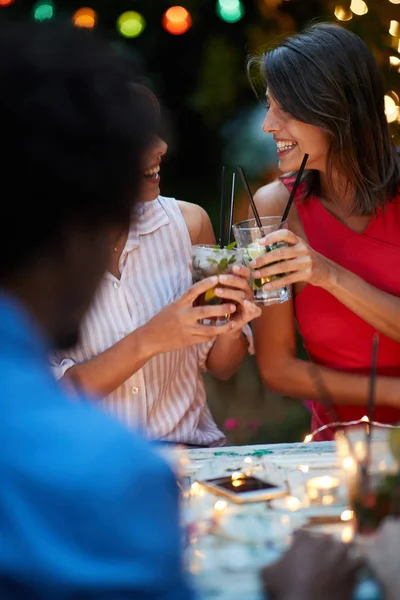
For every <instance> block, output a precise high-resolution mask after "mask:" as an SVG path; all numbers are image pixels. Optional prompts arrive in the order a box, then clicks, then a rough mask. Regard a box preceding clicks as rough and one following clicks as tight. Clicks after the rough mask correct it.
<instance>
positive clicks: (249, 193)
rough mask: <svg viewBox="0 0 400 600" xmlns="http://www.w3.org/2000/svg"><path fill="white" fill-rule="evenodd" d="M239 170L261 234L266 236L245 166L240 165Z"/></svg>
mask: <svg viewBox="0 0 400 600" xmlns="http://www.w3.org/2000/svg"><path fill="white" fill-rule="evenodd" d="M238 171H239V175H240V177H241V178H242V181H243V185H244V187H245V189H246V192H247V195H248V197H249V201H250V206H251V208H252V211H253V214H254V217H255V219H256V223H257V227H258V228H259V230H260V232H261V234H262V235H263V236H264V232H263V230H262V223H261V219H260V215H259V214H258V210H257V206H256V203H255V202H254V198H253V194H252V193H251V190H250V187H249V184H248V182H247V178H246V175H245V172H244V170H243V167H238Z"/></svg>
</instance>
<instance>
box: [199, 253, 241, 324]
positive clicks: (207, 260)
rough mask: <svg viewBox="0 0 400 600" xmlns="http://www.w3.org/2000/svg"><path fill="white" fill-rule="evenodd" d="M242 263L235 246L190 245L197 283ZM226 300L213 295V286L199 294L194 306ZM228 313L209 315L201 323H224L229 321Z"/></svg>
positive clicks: (230, 271)
mask: <svg viewBox="0 0 400 600" xmlns="http://www.w3.org/2000/svg"><path fill="white" fill-rule="evenodd" d="M242 263H243V255H242V252H241V251H240V250H237V249H236V248H219V247H217V246H205V245H198V246H193V247H192V275H193V283H197V282H199V281H202V280H203V279H206V278H207V277H213V276H214V275H222V274H223V273H232V269H233V267H234V266H235V265H241V264H242ZM226 302H227V301H226V300H224V299H223V298H219V297H218V296H216V295H215V288H211V289H209V290H207V291H206V292H205V293H204V294H201V295H200V296H199V297H198V298H197V300H196V302H195V306H212V305H219V304H224V303H225V304H226ZM229 317H230V315H225V316H223V317H210V318H207V319H202V321H201V323H202V324H203V325H216V326H219V325H225V324H226V323H227V322H228V321H229Z"/></svg>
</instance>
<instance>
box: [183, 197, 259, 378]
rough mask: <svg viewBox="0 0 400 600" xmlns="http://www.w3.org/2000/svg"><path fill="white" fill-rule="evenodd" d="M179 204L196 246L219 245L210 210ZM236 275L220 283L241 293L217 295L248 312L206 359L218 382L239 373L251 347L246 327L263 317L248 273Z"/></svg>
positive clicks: (221, 291)
mask: <svg viewBox="0 0 400 600" xmlns="http://www.w3.org/2000/svg"><path fill="white" fill-rule="evenodd" d="M178 204H179V208H180V209H181V212H182V216H183V218H184V219H185V223H186V226H187V228H188V231H189V235H190V239H191V241H192V244H193V245H195V244H207V245H211V246H214V245H215V244H216V240H215V235H214V231H213V228H212V225H211V221H210V217H209V216H208V214H207V213H206V211H205V210H204V209H203V208H201V207H200V206H197V205H196V204H189V203H187V202H179V203H178ZM236 274H237V275H240V277H237V276H233V277H232V276H227V277H226V279H225V280H224V276H220V278H219V279H220V283H223V284H225V286H232V288H233V286H235V285H239V286H240V287H239V288H238V290H239V293H238V292H237V291H234V290H233V289H232V288H231V287H221V288H220V289H218V290H217V291H216V293H217V295H218V296H220V297H221V298H224V299H225V300H226V301H228V300H236V301H237V302H239V303H242V305H243V304H244V305H245V306H243V308H244V310H241V311H240V315H238V316H237V324H238V327H237V328H235V329H234V330H233V331H231V332H229V333H226V334H224V335H221V336H219V337H218V339H217V340H216V341H215V344H214V345H213V347H212V348H211V350H210V352H209V354H208V357H207V360H206V367H207V369H208V370H209V371H210V372H211V373H212V374H213V375H214V376H215V377H218V379H224V380H225V379H229V378H230V377H231V376H232V375H234V373H236V371H237V370H238V368H239V367H240V365H241V363H242V361H243V359H244V357H245V356H246V353H247V349H248V345H249V344H248V341H247V338H246V337H245V335H243V332H242V327H243V326H244V325H245V324H246V323H247V322H248V321H250V320H252V319H254V318H256V317H257V316H259V314H260V310H259V309H258V308H257V307H256V306H255V305H254V303H253V302H250V301H249V300H250V299H252V291H251V290H250V288H249V286H248V284H247V282H246V275H247V270H246V269H238V270H236ZM228 290H229V291H228ZM246 298H247V300H246ZM235 318H236V315H235Z"/></svg>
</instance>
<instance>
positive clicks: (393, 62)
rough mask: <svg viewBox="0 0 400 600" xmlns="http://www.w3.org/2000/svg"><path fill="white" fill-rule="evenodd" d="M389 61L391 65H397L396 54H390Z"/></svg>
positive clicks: (399, 64) (398, 64)
mask: <svg viewBox="0 0 400 600" xmlns="http://www.w3.org/2000/svg"><path fill="white" fill-rule="evenodd" d="M389 63H390V65H391V66H392V67H399V66H400V58H398V57H397V56H390V57H389Z"/></svg>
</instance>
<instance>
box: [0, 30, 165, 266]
mask: <svg viewBox="0 0 400 600" xmlns="http://www.w3.org/2000/svg"><path fill="white" fill-rule="evenodd" d="M132 83H133V74H132V72H131V69H130V68H129V69H128V67H127V63H126V62H125V61H123V59H122V58H119V57H118V56H117V55H116V54H114V53H113V51H112V50H111V48H110V47H109V46H108V44H106V43H103V42H102V41H100V40H99V39H97V38H96V37H95V36H94V35H93V33H92V32H88V31H84V30H82V29H77V28H74V27H72V26H69V25H64V24H57V23H51V24H50V23H49V24H45V23H42V24H18V25H17V24H10V23H7V24H4V23H3V24H1V26H0V132H1V137H0V140H1V146H2V152H1V155H2V157H1V161H0V177H1V179H0V181H1V186H2V192H1V200H0V215H1V216H0V278H1V277H2V276H5V275H6V274H7V275H9V274H10V272H11V273H12V272H13V271H14V270H15V269H16V268H20V267H21V265H22V266H25V265H26V264H27V263H28V261H30V260H34V259H35V257H36V256H38V255H39V254H43V253H44V252H47V251H49V250H51V246H52V245H53V244H54V243H56V241H57V238H58V237H59V235H60V233H61V232H62V230H63V228H65V227H67V226H68V225H70V224H71V223H74V222H79V223H80V224H81V225H84V226H85V227H86V226H87V228H88V230H89V231H90V228H91V227H97V226H98V225H99V224H105V223H115V224H116V225H118V226H119V224H121V223H125V222H126V220H127V219H128V218H129V214H130V213H131V210H132V206H133V204H134V202H135V201H136V197H137V194H138V190H139V181H140V180H139V177H140V164H141V160H142V155H143V152H144V150H145V149H146V147H147V146H148V144H149V143H150V139H151V136H152V135H153V132H154V131H155V127H156V125H155V121H156V119H157V117H156V115H155V113H156V112H157V111H156V110H155V109H154V106H153V103H151V102H149V97H148V95H147V94H145V93H143V89H142V88H141V87H140V86H137V85H135V84H134V85H132Z"/></svg>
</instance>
